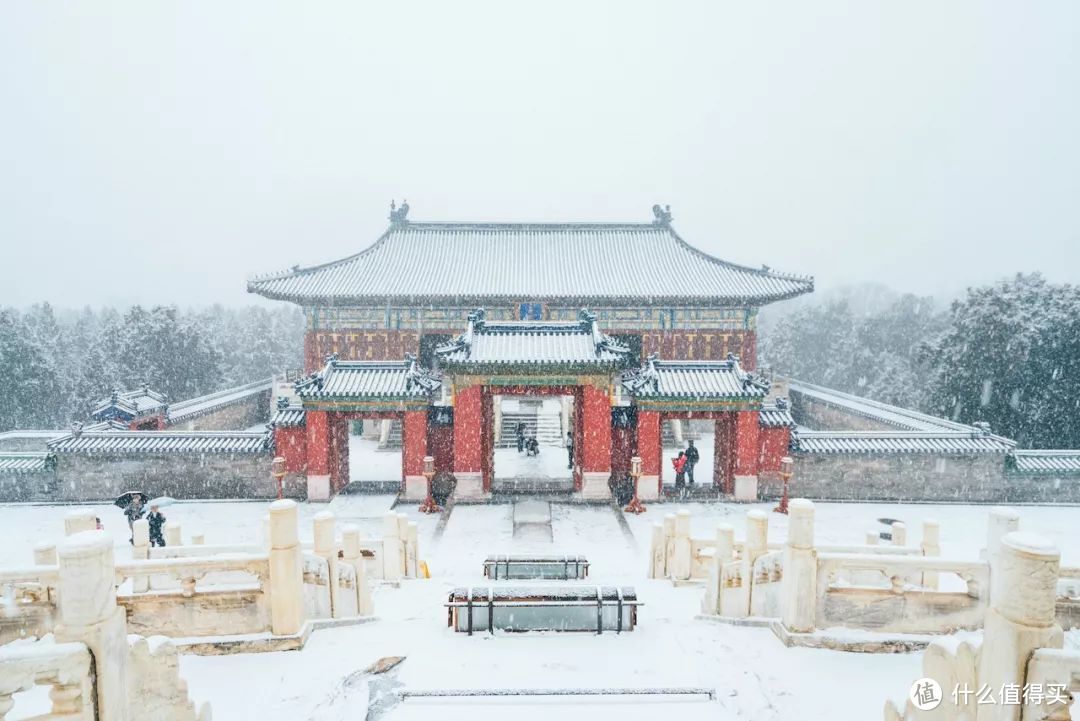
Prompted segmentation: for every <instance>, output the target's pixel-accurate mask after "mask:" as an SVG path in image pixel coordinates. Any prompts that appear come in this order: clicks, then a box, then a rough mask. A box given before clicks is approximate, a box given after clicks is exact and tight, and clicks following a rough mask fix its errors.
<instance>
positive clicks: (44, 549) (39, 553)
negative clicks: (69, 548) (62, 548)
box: [34, 541, 56, 566]
mask: <svg viewBox="0 0 1080 721" xmlns="http://www.w3.org/2000/svg"><path fill="white" fill-rule="evenodd" d="M34 565H35V566H55V565H56V546H55V545H53V544H51V543H48V542H47V541H42V542H41V543H39V544H37V545H36V546H34Z"/></svg>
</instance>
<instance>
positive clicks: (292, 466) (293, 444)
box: [274, 426, 307, 473]
mask: <svg viewBox="0 0 1080 721" xmlns="http://www.w3.org/2000/svg"><path fill="white" fill-rule="evenodd" d="M274 455H276V456H281V457H282V458H284V459H285V470H286V471H287V472H288V473H304V472H305V471H306V469H307V429H306V428H304V427H303V426H297V427H288V428H275V429H274Z"/></svg>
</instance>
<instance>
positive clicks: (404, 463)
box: [401, 410, 428, 492]
mask: <svg viewBox="0 0 1080 721" xmlns="http://www.w3.org/2000/svg"><path fill="white" fill-rule="evenodd" d="M403 415H404V418H403V419H402V421H401V475H402V478H401V482H402V486H401V490H402V491H403V492H404V491H405V490H406V489H405V484H406V482H407V479H408V477H409V476H413V477H414V478H419V479H423V477H424V456H426V455H427V432H428V429H427V411H426V410H423V411H405V413H404V414H403ZM424 483H425V484H426V483H427V481H426V480H425V481H424Z"/></svg>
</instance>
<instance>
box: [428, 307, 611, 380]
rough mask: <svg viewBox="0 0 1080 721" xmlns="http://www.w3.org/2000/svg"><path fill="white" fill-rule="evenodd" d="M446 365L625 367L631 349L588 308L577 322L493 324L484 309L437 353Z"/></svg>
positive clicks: (468, 367)
mask: <svg viewBox="0 0 1080 721" xmlns="http://www.w3.org/2000/svg"><path fill="white" fill-rule="evenodd" d="M435 352H436V354H437V355H438V357H439V361H440V363H441V364H442V365H443V366H444V367H446V368H448V369H455V370H463V371H469V370H480V369H483V370H491V371H495V372H504V373H505V372H507V371H511V370H525V371H528V370H534V369H536V370H540V369H551V368H558V369H580V370H586V371H597V370H615V369H617V368H620V367H623V365H624V363H625V361H626V359H627V358H628V357H629V355H630V348H629V347H627V346H625V345H622V344H621V343H619V342H618V341H616V340H615V339H614V338H612V337H611V336H608V335H605V334H604V333H601V332H600V329H599V328H598V327H597V324H596V316H595V315H594V314H592V313H590V312H588V311H586V310H582V311H581V312H580V313H579V314H578V321H577V322H576V323H574V322H563V323H555V322H544V321H521V322H517V323H489V322H487V321H486V320H485V318H484V311H483V310H476V311H473V312H472V313H470V314H469V327H468V329H467V330H466V331H465V332H464V333H462V334H461V335H459V336H458V337H457V338H456V339H454V340H453V341H451V342H450V343H448V344H446V345H443V346H440V347H438V348H437V349H436V350H435Z"/></svg>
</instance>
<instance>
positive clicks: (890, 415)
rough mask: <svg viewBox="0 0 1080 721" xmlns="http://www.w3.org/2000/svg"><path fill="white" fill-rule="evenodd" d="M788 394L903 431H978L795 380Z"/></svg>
mask: <svg viewBox="0 0 1080 721" xmlns="http://www.w3.org/2000/svg"><path fill="white" fill-rule="evenodd" d="M788 390H789V391H790V392H793V393H797V394H801V395H804V396H807V397H809V398H812V399H814V400H816V401H820V402H822V403H827V404H828V405H832V406H836V407H839V408H843V409H844V410H845V411H847V412H849V413H853V414H855V415H860V416H863V417H866V418H871V419H873V420H876V421H878V422H880V423H885V424H887V425H890V426H895V427H896V428H899V429H902V430H908V431H931V432H932V431H961V432H970V431H972V430H973V429H974V428H973V426H968V425H964V424H963V423H956V422H954V421H949V420H946V419H944V418H937V417H935V416H930V415H927V414H925V413H919V412H918V411H912V410H908V409H907V408H901V407H899V406H894V405H890V404H888V403H881V402H880V401H874V400H871V399H869V398H863V397H861V396H856V395H852V394H851V393H843V392H841V391H837V390H833V389H832V388H825V387H824V386H819V385H814V384H813V383H805V382H803V381H799V380H795V379H791V380H790V381H789V382H788Z"/></svg>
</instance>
